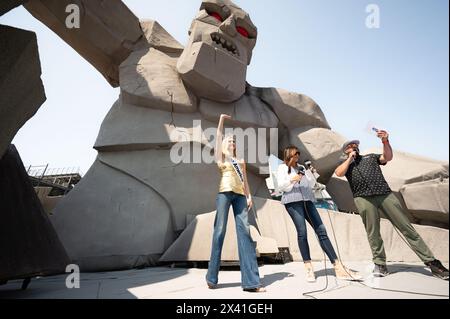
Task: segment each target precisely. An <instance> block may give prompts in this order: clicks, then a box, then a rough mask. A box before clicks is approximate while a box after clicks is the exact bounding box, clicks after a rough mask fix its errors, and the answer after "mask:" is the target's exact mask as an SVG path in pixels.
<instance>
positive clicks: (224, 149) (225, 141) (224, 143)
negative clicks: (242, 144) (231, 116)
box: [222, 134, 237, 158]
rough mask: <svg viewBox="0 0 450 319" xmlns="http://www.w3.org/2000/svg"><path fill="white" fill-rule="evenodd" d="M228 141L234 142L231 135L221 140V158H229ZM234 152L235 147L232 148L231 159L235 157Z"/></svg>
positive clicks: (233, 137)
mask: <svg viewBox="0 0 450 319" xmlns="http://www.w3.org/2000/svg"><path fill="white" fill-rule="evenodd" d="M230 139H233V140H236V138H235V136H234V135H233V134H227V135H225V137H224V138H223V140H222V158H225V156H230V152H229V151H228V141H229V140H230ZM236 150H237V147H235V148H234V151H233V155H232V156H233V157H236Z"/></svg>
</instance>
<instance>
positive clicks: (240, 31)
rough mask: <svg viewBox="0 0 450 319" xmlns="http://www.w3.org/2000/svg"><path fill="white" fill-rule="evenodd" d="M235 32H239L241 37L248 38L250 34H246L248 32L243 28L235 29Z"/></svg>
mask: <svg viewBox="0 0 450 319" xmlns="http://www.w3.org/2000/svg"><path fill="white" fill-rule="evenodd" d="M236 30H237V32H239V33H240V34H241V35H242V36H244V37H246V38H249V37H250V34H249V33H248V31H247V30H246V29H245V28H243V27H236Z"/></svg>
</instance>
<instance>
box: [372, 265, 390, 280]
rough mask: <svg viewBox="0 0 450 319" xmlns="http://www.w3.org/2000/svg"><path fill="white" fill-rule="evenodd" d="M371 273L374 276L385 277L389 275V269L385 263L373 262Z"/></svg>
mask: <svg viewBox="0 0 450 319" xmlns="http://www.w3.org/2000/svg"><path fill="white" fill-rule="evenodd" d="M372 274H373V276H374V277H386V276H387V275H389V270H388V269H387V266H386V265H378V264H375V268H374V269H373V272H372Z"/></svg>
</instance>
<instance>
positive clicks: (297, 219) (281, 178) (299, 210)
mask: <svg viewBox="0 0 450 319" xmlns="http://www.w3.org/2000/svg"><path fill="white" fill-rule="evenodd" d="M299 157H300V151H299V150H298V148H297V147H295V146H290V147H287V148H286V149H285V150H284V164H281V165H280V166H279V167H278V172H277V183H278V187H277V188H278V191H280V192H283V196H282V198H281V203H282V204H283V205H285V207H286V210H287V212H288V214H289V216H291V218H292V221H293V222H294V225H295V228H296V229H297V234H298V245H299V248H300V253H301V255H302V258H303V262H304V264H305V270H306V280H307V281H308V282H314V281H315V280H316V278H315V275H314V269H313V265H312V262H311V255H310V250H309V244H308V237H307V228H306V221H308V223H309V224H310V225H311V226H312V228H313V229H314V231H315V233H316V235H317V237H318V239H319V242H320V246H321V247H322V249H323V250H324V252H325V254H326V255H327V256H328V258H329V259H330V261H331V262H332V263H333V265H334V269H335V273H336V277H337V278H338V279H345V280H360V279H361V278H362V277H361V276H360V275H359V274H358V273H356V272H354V271H352V270H350V269H347V268H346V267H344V266H343V265H342V263H341V262H340V261H339V258H338V257H337V255H336V252H335V250H334V248H333V245H332V244H331V241H330V239H329V238H328V235H327V230H326V228H325V226H324V224H323V222H322V219H321V218H320V215H319V212H318V211H317V209H316V206H315V205H314V202H315V201H316V199H315V197H314V191H313V187H314V185H315V183H316V180H315V177H314V176H313V175H312V173H311V171H310V170H306V168H305V167H304V166H301V165H299V164H298V161H299Z"/></svg>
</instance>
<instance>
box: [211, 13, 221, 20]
mask: <svg viewBox="0 0 450 319" xmlns="http://www.w3.org/2000/svg"><path fill="white" fill-rule="evenodd" d="M209 15H210V16H212V17H214V18H216V19H217V20H219V21H220V22H223V19H222V17H221V16H220V14H218V13H217V12H210V13H209Z"/></svg>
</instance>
